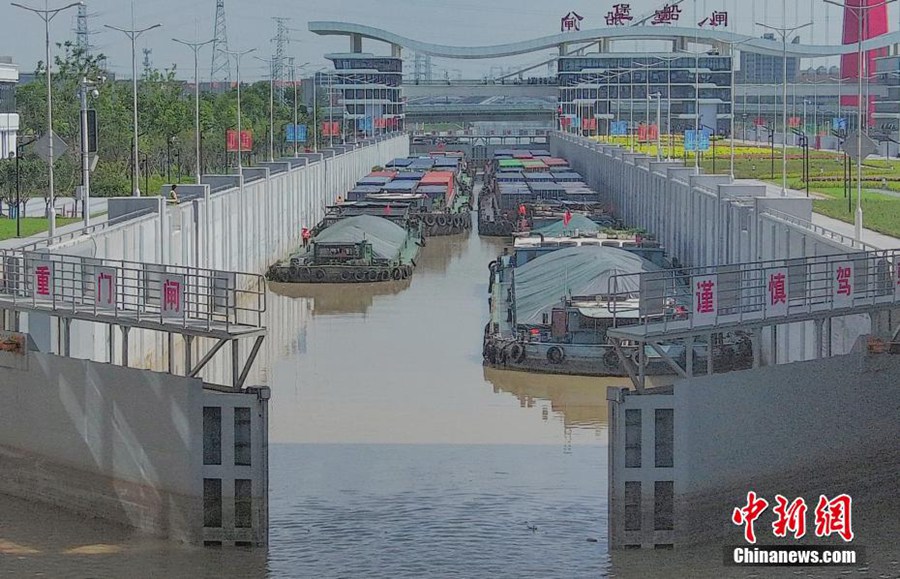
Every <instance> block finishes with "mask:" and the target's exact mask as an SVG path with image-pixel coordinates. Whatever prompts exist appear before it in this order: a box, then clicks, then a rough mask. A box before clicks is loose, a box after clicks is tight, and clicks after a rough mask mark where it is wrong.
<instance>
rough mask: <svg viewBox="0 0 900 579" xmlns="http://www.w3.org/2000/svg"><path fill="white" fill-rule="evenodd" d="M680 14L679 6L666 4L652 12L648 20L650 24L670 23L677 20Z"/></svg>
mask: <svg viewBox="0 0 900 579" xmlns="http://www.w3.org/2000/svg"><path fill="white" fill-rule="evenodd" d="M680 16H681V7H680V6H678V5H677V4H666V5H665V6H663V7H662V8H661V9H659V10H657V11H655V12H654V13H653V19H652V20H651V21H650V24H652V25H653V26H656V25H658V24H672V23H673V22H677V21H678V18H679V17H680Z"/></svg>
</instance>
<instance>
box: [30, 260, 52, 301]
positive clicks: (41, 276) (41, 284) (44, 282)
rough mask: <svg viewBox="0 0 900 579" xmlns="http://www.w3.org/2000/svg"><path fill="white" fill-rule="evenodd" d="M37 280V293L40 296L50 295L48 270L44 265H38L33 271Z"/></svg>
mask: <svg viewBox="0 0 900 579" xmlns="http://www.w3.org/2000/svg"><path fill="white" fill-rule="evenodd" d="M34 274H35V277H36V278H37V293H38V295H41V296H49V295H50V268H49V267H47V266H46V265H39V266H38V267H36V268H35V270H34Z"/></svg>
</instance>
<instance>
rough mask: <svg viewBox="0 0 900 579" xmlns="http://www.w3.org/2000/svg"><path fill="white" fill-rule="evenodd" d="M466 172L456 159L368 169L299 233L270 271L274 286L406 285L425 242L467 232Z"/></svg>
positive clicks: (469, 178) (470, 175)
mask: <svg viewBox="0 0 900 579" xmlns="http://www.w3.org/2000/svg"><path fill="white" fill-rule="evenodd" d="M473 183H474V171H473V170H472V169H470V168H469V166H468V165H467V163H466V161H465V159H464V158H463V157H462V155H461V154H454V153H447V154H444V153H439V154H438V153H434V154H431V155H429V156H426V157H411V158H406V159H394V160H393V161H391V162H390V163H388V164H387V165H386V166H385V167H375V168H373V170H372V172H371V173H370V174H369V175H367V176H366V177H364V178H363V179H361V180H360V181H359V182H357V183H356V186H355V187H354V188H353V189H351V190H350V191H348V192H347V194H346V197H344V196H341V197H340V198H338V200H337V202H336V203H335V204H334V205H332V206H329V207H327V208H326V213H325V217H324V218H323V219H322V221H320V222H319V223H318V224H317V225H316V226H315V227H313V228H312V229H311V230H309V231H304V234H303V235H304V243H303V246H302V247H300V248H298V249H297V251H296V252H295V253H294V254H292V255H291V256H290V257H289V258H288V259H285V260H283V261H280V262H278V263H276V264H274V265H272V266H271V267H270V268H269V270H268V272H267V277H268V278H269V279H270V280H272V281H277V282H281V283H372V282H387V281H400V280H405V279H408V278H409V277H410V276H411V275H412V272H413V268H414V267H415V265H416V257H417V256H418V253H419V249H420V248H421V247H424V245H425V237H430V236H439V235H454V234H459V233H464V232H466V231H468V230H470V229H471V227H472V221H471V217H470V208H471V203H472V201H471V199H472V189H473Z"/></svg>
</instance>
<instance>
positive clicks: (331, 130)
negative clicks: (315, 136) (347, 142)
mask: <svg viewBox="0 0 900 579" xmlns="http://www.w3.org/2000/svg"><path fill="white" fill-rule="evenodd" d="M340 134H341V123H340V122H338V121H332V122H324V123H322V136H323V137H337V136H340Z"/></svg>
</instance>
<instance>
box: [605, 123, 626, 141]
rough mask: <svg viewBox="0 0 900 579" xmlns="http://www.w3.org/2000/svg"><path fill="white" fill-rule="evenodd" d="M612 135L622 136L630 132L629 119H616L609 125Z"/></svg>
mask: <svg viewBox="0 0 900 579" xmlns="http://www.w3.org/2000/svg"><path fill="white" fill-rule="evenodd" d="M609 133H610V134H611V135H614V136H617V137H620V136H624V135H627V134H628V121H615V122H613V123H612V124H611V125H610V126H609Z"/></svg>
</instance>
